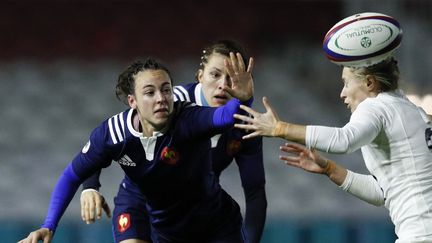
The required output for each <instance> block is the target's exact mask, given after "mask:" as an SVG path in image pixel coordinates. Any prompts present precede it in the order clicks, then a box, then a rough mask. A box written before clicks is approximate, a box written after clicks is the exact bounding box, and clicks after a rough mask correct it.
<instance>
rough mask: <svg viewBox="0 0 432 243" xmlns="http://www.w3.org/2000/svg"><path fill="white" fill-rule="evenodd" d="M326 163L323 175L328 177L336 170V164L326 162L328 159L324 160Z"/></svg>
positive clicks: (329, 161)
mask: <svg viewBox="0 0 432 243" xmlns="http://www.w3.org/2000/svg"><path fill="white" fill-rule="evenodd" d="M326 162H327V164H326V167H325V168H324V174H326V175H327V176H328V177H330V176H331V175H332V174H333V172H334V171H335V169H336V164H335V162H333V161H331V160H328V159H326Z"/></svg>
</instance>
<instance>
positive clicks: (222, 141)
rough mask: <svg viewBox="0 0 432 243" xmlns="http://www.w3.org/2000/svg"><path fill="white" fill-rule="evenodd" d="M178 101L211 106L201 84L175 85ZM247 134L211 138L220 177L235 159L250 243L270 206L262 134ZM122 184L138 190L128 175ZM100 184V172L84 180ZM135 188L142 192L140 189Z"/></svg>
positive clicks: (215, 168) (259, 231)
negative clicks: (256, 135) (247, 136)
mask: <svg viewBox="0 0 432 243" xmlns="http://www.w3.org/2000/svg"><path fill="white" fill-rule="evenodd" d="M174 100H176V101H189V102H193V103H195V104H197V105H199V106H207V104H206V102H205V98H204V96H203V93H202V87H201V84H200V83H190V84H187V85H183V86H175V87H174ZM243 135H244V133H243V131H240V130H238V129H233V128H232V129H229V130H227V131H224V132H223V133H222V134H216V135H214V136H213V137H212V138H211V147H212V153H211V154H212V163H213V164H212V168H213V171H214V172H215V174H216V176H217V178H218V179H219V176H220V174H221V172H222V171H223V170H224V169H225V168H227V167H228V166H229V165H230V164H231V163H232V161H233V160H234V159H235V161H236V164H237V166H238V168H239V173H240V178H241V182H242V186H243V190H244V195H245V201H246V203H245V204H246V212H245V220H244V226H245V231H246V232H245V233H246V237H247V239H248V242H250V243H255V242H260V239H261V235H262V232H263V229H264V223H265V218H266V209H267V199H266V193H265V174H264V165H263V153H262V137H257V138H253V139H248V140H242V139H241V137H242V136H243ZM99 173H100V171H99ZM122 184H123V185H127V186H128V190H134V188H133V187H136V186H134V184H133V183H132V182H130V181H129V180H128V178H127V177H125V179H124V180H123V182H122ZM99 187H100V183H99V174H95V175H94V176H92V177H91V178H89V179H88V180H86V181H85V182H84V188H95V189H98V188H99ZM134 191H137V192H138V188H136V189H135V190H134Z"/></svg>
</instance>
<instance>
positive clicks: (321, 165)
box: [279, 143, 328, 174]
mask: <svg viewBox="0 0 432 243" xmlns="http://www.w3.org/2000/svg"><path fill="white" fill-rule="evenodd" d="M280 150H281V151H282V152H287V153H290V154H292V156H287V155H280V156H279V159H280V160H283V161H284V162H285V164H287V165H291V166H294V167H297V168H301V169H303V170H305V171H308V172H312V173H318V174H324V173H326V168H327V165H328V160H327V159H325V158H324V157H322V156H320V155H319V153H318V152H317V151H316V150H309V149H307V148H306V147H304V146H301V145H298V144H291V143H286V144H285V145H282V146H280Z"/></svg>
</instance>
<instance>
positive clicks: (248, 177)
mask: <svg viewBox="0 0 432 243" xmlns="http://www.w3.org/2000/svg"><path fill="white" fill-rule="evenodd" d="M235 160H236V163H237V165H238V167H239V171H240V177H241V181H242V186H243V190H244V194H245V201H246V212H245V220H244V225H245V230H246V237H247V239H248V242H250V243H258V242H260V240H261V236H262V233H263V230H264V224H265V219H266V212H267V198H266V192H265V173H264V163H263V150H262V137H258V138H254V139H252V140H247V141H245V142H244V146H243V148H242V150H241V151H240V152H239V154H237V155H236V157H235Z"/></svg>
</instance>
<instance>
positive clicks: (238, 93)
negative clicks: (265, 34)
mask: <svg viewBox="0 0 432 243" xmlns="http://www.w3.org/2000/svg"><path fill="white" fill-rule="evenodd" d="M224 64H225V69H226V71H227V73H228V75H229V76H230V78H231V82H230V85H227V86H225V87H224V90H225V91H226V92H228V93H229V94H230V95H231V96H232V97H235V98H237V99H239V100H240V101H247V100H249V99H250V98H251V97H252V96H253V92H254V84H253V78H252V69H253V65H254V60H253V58H249V65H248V67H247V69H246V67H245V63H244V61H243V57H242V55H241V54H240V53H236V54H235V55H234V53H232V52H230V58H229V59H225V61H224Z"/></svg>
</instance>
